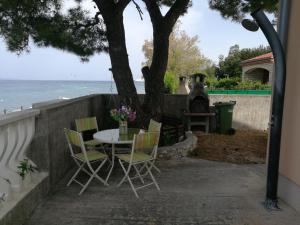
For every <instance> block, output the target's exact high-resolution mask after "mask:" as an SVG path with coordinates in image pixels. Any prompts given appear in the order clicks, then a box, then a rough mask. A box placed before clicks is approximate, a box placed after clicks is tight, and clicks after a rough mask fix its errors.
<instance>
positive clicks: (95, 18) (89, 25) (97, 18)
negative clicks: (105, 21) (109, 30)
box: [75, 12, 101, 29]
mask: <svg viewBox="0 0 300 225" xmlns="http://www.w3.org/2000/svg"><path fill="white" fill-rule="evenodd" d="M100 15H101V13H100V12H97V13H96V14H95V16H94V21H89V22H88V23H86V24H76V27H75V29H79V28H81V27H84V28H89V27H92V26H96V25H98V24H99V23H100V19H99V16H100Z"/></svg>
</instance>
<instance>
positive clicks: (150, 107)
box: [94, 0, 190, 126]
mask: <svg viewBox="0 0 300 225" xmlns="http://www.w3.org/2000/svg"><path fill="white" fill-rule="evenodd" d="M130 1H131V0H120V1H118V2H116V3H115V1H113V0H94V2H95V3H96V5H97V7H98V9H99V10H100V12H101V15H102V17H103V20H104V23H105V25H106V30H107V34H106V35H107V40H108V43H109V56H110V59H111V64H112V73H113V77H114V80H115V82H116V86H117V90H118V93H119V95H120V96H122V98H123V101H124V103H125V104H127V105H130V106H132V107H134V108H135V109H136V111H137V115H138V121H137V123H138V124H140V125H142V126H143V125H146V124H147V123H148V121H149V119H150V118H156V119H158V120H159V119H160V116H161V114H162V113H163V108H162V107H163V101H164V74H165V72H166V69H167V64H168V52H169V36H170V34H171V32H172V28H173V26H174V25H175V22H176V20H177V19H178V17H179V16H180V15H181V14H182V13H183V12H184V10H186V7H187V5H188V2H189V1H190V0H177V1H176V2H175V3H174V5H173V6H172V7H171V8H170V10H169V11H168V13H167V14H166V16H165V17H163V16H162V14H161V11H160V8H159V6H158V4H157V2H156V1H154V0H143V1H144V2H145V4H146V6H147V10H148V12H149V14H150V18H151V21H152V26H153V58H152V64H151V66H150V68H148V67H146V68H143V69H142V72H143V75H144V79H145V92H146V95H145V99H144V104H143V107H141V104H140V101H139V99H138V95H137V92H136V88H135V86H134V81H133V76H132V72H131V69H130V66H129V60H128V54H127V49H126V41H125V40H126V38H125V30H124V24H123V11H124V9H125V8H126V6H127V5H128V4H129V2H130Z"/></svg>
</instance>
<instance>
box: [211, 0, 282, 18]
mask: <svg viewBox="0 0 300 225" xmlns="http://www.w3.org/2000/svg"><path fill="white" fill-rule="evenodd" d="M278 2H279V0H209V6H210V8H211V9H213V10H217V11H219V12H220V13H221V15H222V16H223V17H224V18H226V19H231V20H233V21H241V20H242V19H243V18H244V17H245V15H246V14H248V13H251V12H253V11H255V10H257V9H264V10H265V11H267V12H269V13H275V12H277V10H278Z"/></svg>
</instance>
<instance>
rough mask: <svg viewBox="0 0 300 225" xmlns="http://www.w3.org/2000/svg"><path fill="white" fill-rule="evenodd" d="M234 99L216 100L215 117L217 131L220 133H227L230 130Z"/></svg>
mask: <svg viewBox="0 0 300 225" xmlns="http://www.w3.org/2000/svg"><path fill="white" fill-rule="evenodd" d="M235 104H236V102H235V101H230V102H216V103H214V106H215V108H216V117H217V132H218V133H220V134H229V133H230V132H231V130H232V115H233V108H234V106H235Z"/></svg>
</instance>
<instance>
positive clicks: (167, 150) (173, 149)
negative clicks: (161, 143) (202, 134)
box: [158, 132, 198, 159]
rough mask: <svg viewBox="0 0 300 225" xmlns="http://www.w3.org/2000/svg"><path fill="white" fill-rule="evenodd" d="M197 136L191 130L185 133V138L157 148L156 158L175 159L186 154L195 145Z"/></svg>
mask: <svg viewBox="0 0 300 225" xmlns="http://www.w3.org/2000/svg"><path fill="white" fill-rule="evenodd" d="M197 142H198V138H197V137H196V136H195V135H193V133H192V132H187V133H186V139H185V140H184V141H182V142H179V143H176V144H174V145H172V146H165V147H160V148H158V159H176V158H182V157H185V156H187V155H188V154H189V153H190V152H192V151H193V150H194V149H195V148H196V147H197Z"/></svg>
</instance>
